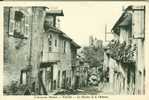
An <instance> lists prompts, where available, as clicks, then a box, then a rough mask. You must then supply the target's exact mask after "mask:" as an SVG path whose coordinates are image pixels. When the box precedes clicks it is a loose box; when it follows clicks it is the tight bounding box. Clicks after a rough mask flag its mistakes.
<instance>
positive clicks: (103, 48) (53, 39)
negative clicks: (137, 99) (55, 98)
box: [3, 2, 147, 96]
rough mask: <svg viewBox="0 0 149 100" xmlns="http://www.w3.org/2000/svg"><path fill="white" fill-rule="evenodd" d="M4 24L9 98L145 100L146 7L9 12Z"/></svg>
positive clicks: (75, 6) (86, 5)
mask: <svg viewBox="0 0 149 100" xmlns="http://www.w3.org/2000/svg"><path fill="white" fill-rule="evenodd" d="M67 4H68V5H67ZM3 20H4V21H3V30H4V33H3V38H4V39H3V40H4V43H3V45H4V46H3V51H4V52H3V59H4V65H3V95H4V96H7V95H145V94H146V89H145V88H146V84H145V78H146V66H145V48H146V45H147V44H146V43H147V42H146V38H145V36H146V28H145V27H146V5H129V4H124V3H122V4H119V5H116V4H113V3H111V4H110V3H105V4H104V5H103V3H101V2H100V3H99V2H98V3H94V4H93V3H89V2H88V3H79V2H77V3H74V4H73V5H72V4H70V5H69V3H68V2H67V3H66V5H59V6H58V5H49V6H25V7H24V6H4V7H3Z"/></svg>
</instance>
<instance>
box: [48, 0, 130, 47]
mask: <svg viewBox="0 0 149 100" xmlns="http://www.w3.org/2000/svg"><path fill="white" fill-rule="evenodd" d="M127 5H128V4H125V3H108V2H104V3H102V2H75V3H73V4H72V3H70V2H66V3H65V4H64V5H63V4H61V5H59V6H58V7H59V9H63V12H64V16H62V17H60V29H61V30H62V31H63V32H65V33H66V34H67V35H68V36H69V37H71V38H72V39H73V40H74V41H75V42H76V43H77V44H79V45H81V46H87V45H89V36H91V35H93V36H94V37H96V38H97V39H100V40H103V41H104V40H105V25H107V31H108V32H110V31H111V28H112V27H113V25H114V24H115V23H116V21H117V20H118V19H119V17H120V16H121V14H122V12H123V10H122V9H123V7H127ZM51 7H52V6H51ZM55 7H56V6H55Z"/></svg>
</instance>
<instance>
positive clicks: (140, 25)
mask: <svg viewBox="0 0 149 100" xmlns="http://www.w3.org/2000/svg"><path fill="white" fill-rule="evenodd" d="M144 16H145V15H144V10H135V11H134V13H133V20H132V24H133V27H132V32H133V35H134V38H144V34H145V33H144V32H145V31H144V30H145V28H144V27H145V26H144V24H145V19H144Z"/></svg>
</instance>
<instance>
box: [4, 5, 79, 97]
mask: <svg viewBox="0 0 149 100" xmlns="http://www.w3.org/2000/svg"><path fill="white" fill-rule="evenodd" d="M61 15H63V12H59V11H58V12H57V11H55V12H53V11H52V12H47V8H46V7H5V8H4V93H5V94H21V95H22V94H26V95H27V94H49V93H50V92H51V91H52V90H56V89H58V88H67V87H71V79H72V78H71V77H72V66H73V65H72V64H74V63H75V57H76V53H77V52H76V51H77V48H79V47H80V46H79V45H78V44H76V43H75V42H74V41H73V40H72V39H71V38H69V37H68V36H67V35H66V34H65V33H64V32H62V31H61V30H59V29H58V28H57V27H56V22H57V21H56V16H61ZM51 16H52V17H51ZM48 21H49V22H50V23H48ZM51 22H52V23H51ZM47 23H48V24H52V25H50V26H48V25H46V24H47ZM47 26H48V27H47ZM13 82H17V84H16V85H17V86H16V87H17V91H11V92H10V91H6V90H5V87H8V86H11V84H12V83H13Z"/></svg>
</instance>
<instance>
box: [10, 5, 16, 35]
mask: <svg viewBox="0 0 149 100" xmlns="http://www.w3.org/2000/svg"><path fill="white" fill-rule="evenodd" d="M9 14H10V15H9V35H14V24H15V20H14V16H15V11H14V9H13V8H10V13H9Z"/></svg>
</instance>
